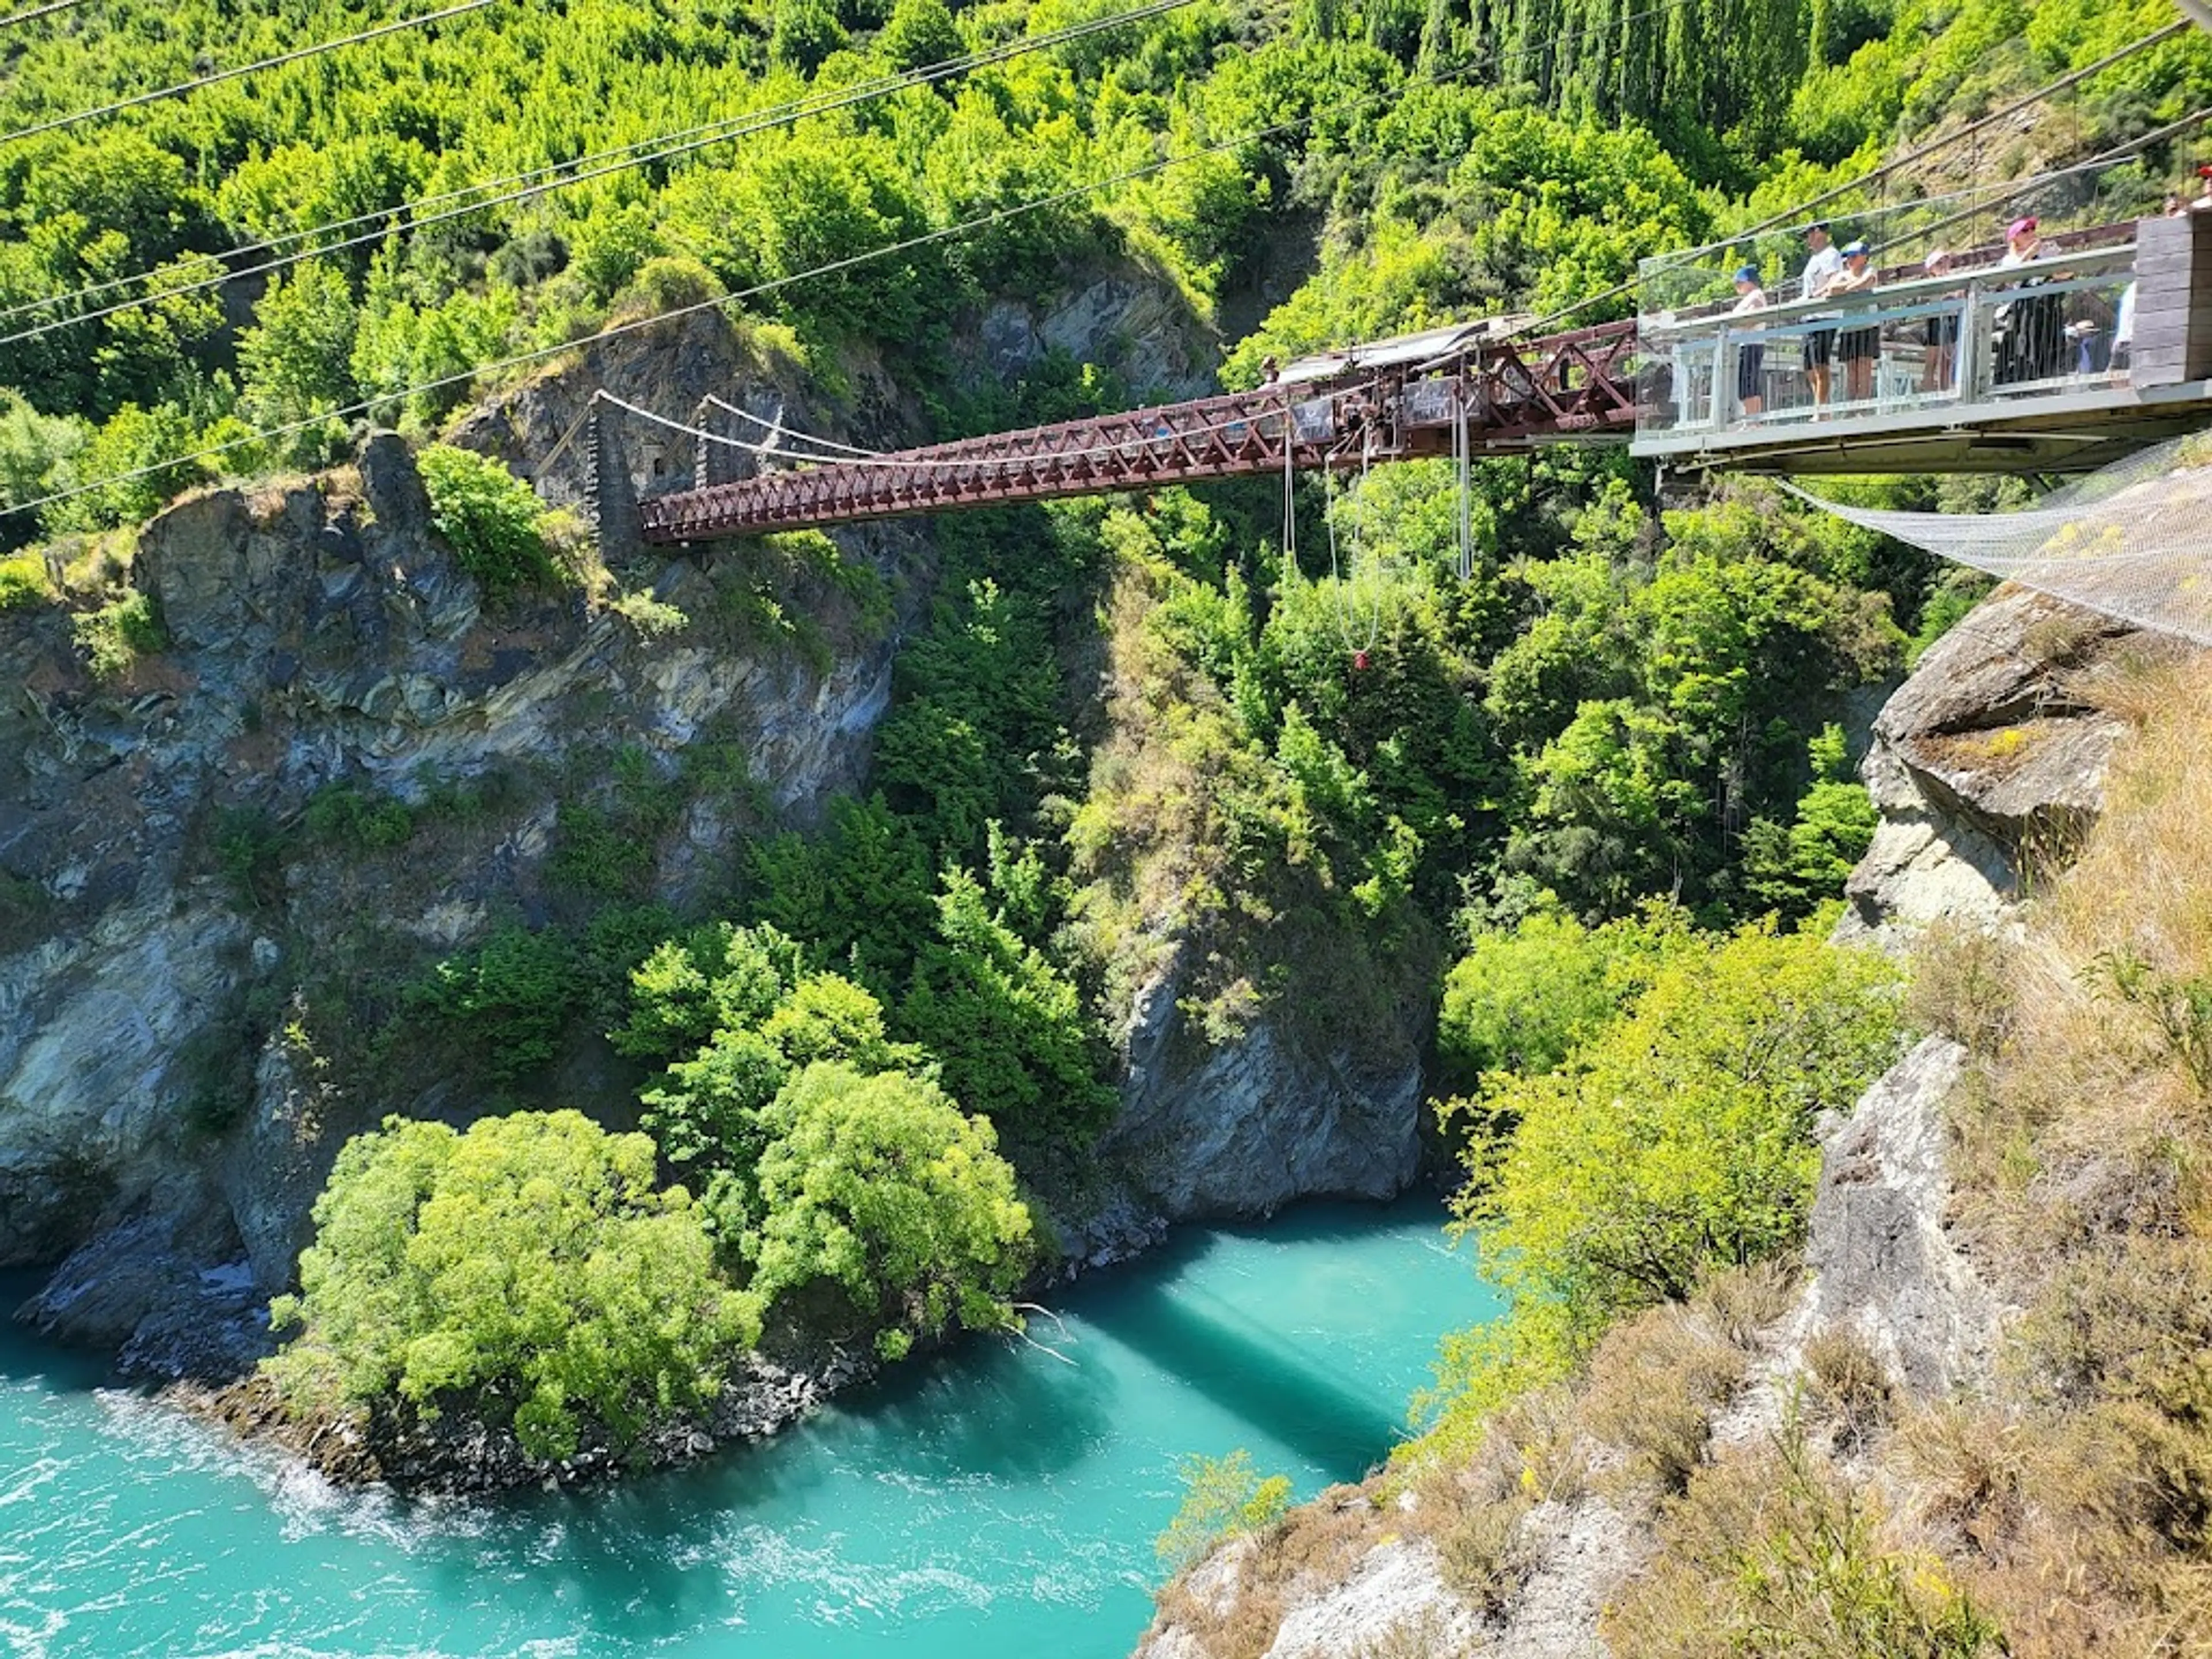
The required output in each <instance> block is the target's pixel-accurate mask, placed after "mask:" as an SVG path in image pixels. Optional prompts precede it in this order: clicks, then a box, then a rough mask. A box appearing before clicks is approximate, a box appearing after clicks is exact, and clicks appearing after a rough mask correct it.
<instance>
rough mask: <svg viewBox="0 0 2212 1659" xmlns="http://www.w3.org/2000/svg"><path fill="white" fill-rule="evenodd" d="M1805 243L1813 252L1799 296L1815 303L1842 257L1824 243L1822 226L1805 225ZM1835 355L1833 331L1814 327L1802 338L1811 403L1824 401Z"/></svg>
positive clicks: (1838, 270)
mask: <svg viewBox="0 0 2212 1659" xmlns="http://www.w3.org/2000/svg"><path fill="white" fill-rule="evenodd" d="M1805 240H1806V242H1807V243H1808V245H1809V246H1811V248H1812V250H1813V252H1812V253H1811V254H1810V256H1808V258H1807V259H1806V261H1805V274H1804V276H1802V278H1801V279H1800V283H1799V289H1798V291H1799V293H1800V295H1802V297H1803V298H1805V299H1808V300H1817V299H1819V298H1820V296H1821V295H1823V294H1826V292H1827V291H1828V284H1829V283H1832V282H1833V281H1834V280H1835V279H1836V278H1837V277H1838V276H1840V275H1842V273H1843V269H1844V256H1843V255H1842V254H1840V253H1838V252H1836V248H1835V245H1834V244H1833V243H1832V242H1831V241H1830V240H1828V227H1827V226H1826V224H1825V223H1821V224H1817V225H1808V226H1807V227H1806V228H1805ZM1835 355H1836V331H1835V330H1833V329H1832V328H1816V329H1814V331H1812V332H1811V333H1810V334H1808V335H1807V336H1806V337H1805V378H1806V379H1807V380H1810V381H1812V383H1813V401H1814V403H1816V404H1825V403H1826V402H1827V401H1828V374H1829V370H1828V365H1829V362H1830V361H1831V360H1832V358H1833V357H1834V356H1835Z"/></svg>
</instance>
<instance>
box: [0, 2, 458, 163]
mask: <svg viewBox="0 0 2212 1659" xmlns="http://www.w3.org/2000/svg"><path fill="white" fill-rule="evenodd" d="M492 3H493V0H461V3H460V4H459V5H457V6H448V7H447V8H446V9H445V10H443V11H432V12H425V13H423V14H422V15H421V16H420V17H402V18H400V19H398V21H394V22H390V23H382V24H379V25H378V26H377V27H374V28H373V29H363V30H362V31H361V32H360V33H358V34H343V35H340V36H339V37H338V38H337V40H319V41H317V42H316V43H315V44H314V45H313V46H301V47H300V48H299V49H298V50H296V51H294V52H279V53H278V54H277V55H276V57H274V58H263V59H262V60H261V61H260V62H259V63H258V64H240V65H239V66H238V67H237V68H235V69H227V70H216V72H215V73H214V74H212V75H203V76H199V77H198V78H197V80H191V81H180V82H178V83H177V84H176V85H175V86H173V87H162V88H158V89H157V90H155V91H153V92H142V93H139V94H137V95H136V96H134V97H130V98H118V99H117V100H115V102H113V103H112V104H102V105H100V106H99V107H98V108H96V109H81V110H79V111H77V112H76V113H75V114H74V115H58V116H56V117H54V118H53V119H52V120H51V121H40V122H39V123H38V124H37V125H34V126H27V127H19V128H17V129H16V130H15V131H13V132H8V133H0V144H12V143H16V142H17V141H18V140H20V139H24V138H34V137H37V136H38V135H39V134H40V133H42V132H56V131H60V129H62V128H64V127H73V126H75V125H77V124H78V123H79V122H81V121H91V120H95V119H97V118H100V116H103V115H113V114H115V113H116V112H118V111H119V110H126V109H137V107H138V106H140V105H142V104H153V103H159V102H160V101H161V100H162V99H164V98H181V97H182V96H183V95H184V94H186V93H188V92H197V91H198V90H199V89H200V88H203V87H212V86H218V85H220V84H221V83H222V82H225V81H235V80H237V79H238V78H239V77H240V76H244V75H256V74H258V73H259V72H260V71H261V70H270V69H279V68H282V67H283V65H284V64H296V63H299V62H300V61H301V59H302V58H313V57H317V56H319V54H321V53H323V52H335V51H337V49H338V48H339V47H340V46H359V45H361V44H362V42H363V41H365V40H377V39H379V38H380V37H381V36H384V35H386V34H397V33H399V32H400V31H401V30H402V29H411V28H420V27H422V25H423V24H425V23H441V22H443V21H446V20H447V18H449V17H459V16H460V15H462V14H463V13H464V12H471V11H481V10H483V9H484V8H485V7H486V6H489V5H490V4H492Z"/></svg>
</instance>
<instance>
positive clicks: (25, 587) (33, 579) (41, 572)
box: [0, 553, 54, 615]
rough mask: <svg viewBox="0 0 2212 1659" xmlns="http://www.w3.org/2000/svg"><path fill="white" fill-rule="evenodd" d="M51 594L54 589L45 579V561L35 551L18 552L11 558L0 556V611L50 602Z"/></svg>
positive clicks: (2, 613) (26, 608)
mask: <svg viewBox="0 0 2212 1659" xmlns="http://www.w3.org/2000/svg"><path fill="white" fill-rule="evenodd" d="M53 597H54V594H53V589H52V587H51V586H48V585H47V582H46V560H45V559H43V558H42V557H40V556H39V555H38V554H36V553H19V554H17V555H16V556H15V557H14V558H12V559H0V615H4V614H5V613H6V612H8V611H25V610H28V609H29V608H30V607H31V606H33V605H46V604H50V603H52V599H53Z"/></svg>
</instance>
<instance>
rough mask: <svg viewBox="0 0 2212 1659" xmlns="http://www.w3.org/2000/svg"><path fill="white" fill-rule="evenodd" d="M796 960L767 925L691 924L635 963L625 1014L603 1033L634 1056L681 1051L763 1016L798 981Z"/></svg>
mask: <svg viewBox="0 0 2212 1659" xmlns="http://www.w3.org/2000/svg"><path fill="white" fill-rule="evenodd" d="M803 963H804V957H803V954H802V952H801V950H800V948H799V945H798V944H797V943H795V942H794V941H793V940H792V939H789V938H787V936H786V935H784V934H782V933H778V932H777V931H776V930H775V928H774V927H732V926H731V925H730V924H729V923H727V922H720V923H716V924H714V925H713V926H710V927H701V928H696V929H695V930H693V931H692V932H691V933H688V934H686V935H684V937H683V938H682V939H671V940H669V941H667V942H666V943H665V944H663V945H660V946H659V947H658V948H657V949H655V950H654V951H652V952H651V953H650V954H649V955H647V957H646V958H645V959H644V961H643V962H641V963H640V964H639V965H638V967H637V969H636V970H635V972H634V973H633V974H632V975H631V976H630V1009H629V1018H628V1019H627V1020H625V1021H624V1022H623V1024H622V1025H621V1026H620V1027H619V1028H618V1029H617V1030H614V1031H612V1032H611V1033H609V1038H610V1040H611V1042H613V1043H614V1046H615V1048H617V1050H618V1051H620V1052H621V1053H623V1054H630V1055H633V1056H635V1057H636V1058H638V1059H641V1060H668V1059H673V1058H677V1057H678V1056H681V1055H684V1054H689V1053H690V1052H691V1051H692V1050H694V1049H696V1048H699V1047H700V1046H701V1045H702V1044H703V1043H705V1042H708V1040H709V1039H710V1038H712V1037H713V1036H714V1033H715V1032H716V1031H717V1030H726V1029H742V1028H744V1027H748V1026H754V1025H758V1024H762V1023H763V1022H764V1021H765V1020H766V1019H767V1018H768V1017H769V1014H770V1013H772V1012H775V1006H776V1005H777V1004H778V1003H779V1002H781V1000H783V998H784V996H785V995H786V994H787V993H788V992H789V991H790V990H791V989H792V987H793V986H795V985H796V984H797V983H798V982H799V978H800V976H801V975H802V973H803V972H804V968H803Z"/></svg>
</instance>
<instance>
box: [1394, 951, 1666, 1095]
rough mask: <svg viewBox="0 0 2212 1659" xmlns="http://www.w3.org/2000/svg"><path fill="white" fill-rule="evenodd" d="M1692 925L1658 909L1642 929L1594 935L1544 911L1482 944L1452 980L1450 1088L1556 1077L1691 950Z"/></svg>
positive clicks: (1448, 993)
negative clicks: (1664, 963) (1681, 951)
mask: <svg viewBox="0 0 2212 1659" xmlns="http://www.w3.org/2000/svg"><path fill="white" fill-rule="evenodd" d="M1685 940H1686V918H1685V917H1684V916H1683V915H1682V914H1681V912H1680V911H1679V910H1674V909H1671V908H1654V909H1652V910H1651V911H1650V912H1648V913H1647V914H1646V915H1645V916H1644V918H1643V919H1642V920H1640V921H1625V922H1613V923H1610V924H1608V925H1607V926H1606V927H1598V928H1588V927H1583V925H1582V924H1581V923H1580V922H1578V921H1576V920H1575V919H1574V918H1573V917H1571V916H1567V915H1560V914H1559V913H1558V912H1556V911H1544V912H1540V913H1539V914H1537V915H1532V916H1528V917H1527V918H1525V919H1523V920H1522V922H1521V923H1520V925H1519V926H1518V927H1516V928H1515V929H1514V930H1513V931H1512V932H1510V933H1483V934H1480V935H1479V936H1478V937H1477V938H1476V939H1475V940H1474V944H1473V945H1471V946H1470V947H1469V948H1468V953H1467V954H1466V955H1465V956H1464V957H1461V958H1460V960H1459V961H1458V962H1457V963H1454V964H1453V967H1452V970H1451V972H1450V973H1449V975H1446V976H1445V979H1444V995H1443V1010H1442V1012H1440V1013H1439V1014H1438V1016H1437V1057H1438V1058H1439V1059H1440V1060H1442V1061H1443V1064H1444V1066H1446V1068H1447V1070H1446V1072H1445V1074H1444V1075H1445V1080H1446V1082H1447V1083H1448V1084H1449V1085H1454V1086H1458V1087H1462V1088H1464V1087H1472V1086H1473V1085H1475V1084H1476V1083H1478V1082H1479V1081H1480V1079H1481V1078H1482V1075H1483V1074H1484V1073H1486V1072H1492V1071H1501V1070H1502V1071H1509V1072H1514V1073H1519V1074H1521V1075H1522V1076H1523V1077H1534V1076H1538V1075H1541V1073H1546V1072H1551V1071H1556V1070H1557V1069H1558V1068H1559V1066H1560V1065H1561V1063H1562V1062H1564V1061H1565V1060H1566V1058H1567V1056H1568V1055H1569V1054H1571V1053H1572V1052H1573V1051H1574V1050H1575V1049H1576V1048H1578V1047H1579V1046H1581V1045H1582V1044H1583V1042H1587V1041H1588V1040H1589V1038H1590V1037H1592V1036H1595V1035H1596V1033H1597V1031H1598V1030H1599V1029H1600V1028H1601V1027H1602V1026H1603V1025H1604V1024H1605V1023H1606V1022H1607V1020H1609V1019H1611V1018H1613V1016H1614V1015H1615V1014H1617V1013H1618V1012H1620V1009H1621V1007H1622V1006H1624V1005H1625V1004H1626V1002H1628V1001H1629V1000H1632V998H1633V997H1634V996H1635V995H1636V994H1638V993H1639V992H1640V991H1642V989H1643V988H1644V985H1645V984H1646V983H1648V982H1649V977H1650V971H1651V970H1652V969H1653V968H1654V967H1656V963H1658V962H1659V961H1660V960H1661V959H1662V957H1663V955H1664V953H1665V952H1666V951H1668V949H1669V948H1670V947H1671V946H1672V945H1675V944H1678V943H1682V942H1685Z"/></svg>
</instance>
